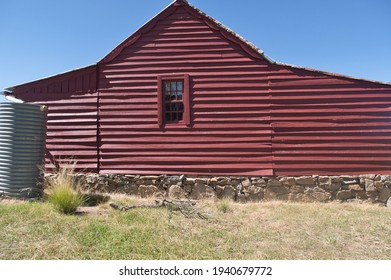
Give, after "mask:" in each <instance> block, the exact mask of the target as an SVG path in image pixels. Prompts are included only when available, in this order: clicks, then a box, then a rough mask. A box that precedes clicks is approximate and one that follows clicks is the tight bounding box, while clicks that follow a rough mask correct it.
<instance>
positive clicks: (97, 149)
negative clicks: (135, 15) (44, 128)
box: [14, 1, 391, 176]
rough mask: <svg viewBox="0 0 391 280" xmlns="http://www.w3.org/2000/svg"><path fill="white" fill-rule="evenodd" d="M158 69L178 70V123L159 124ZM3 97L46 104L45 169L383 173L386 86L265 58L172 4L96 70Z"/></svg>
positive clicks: (390, 147) (388, 161)
mask: <svg viewBox="0 0 391 280" xmlns="http://www.w3.org/2000/svg"><path fill="white" fill-rule="evenodd" d="M98 75H99V76H98ZM167 75H175V76H178V75H188V77H189V84H190V88H189V93H190V96H189V97H190V108H191V113H190V115H189V116H190V120H188V119H186V125H180V126H168V125H167V126H161V118H160V119H159V109H158V106H159V105H158V103H159V102H158V80H159V77H160V78H162V76H167ZM97 77H98V78H99V80H98V81H97ZM186 77H187V76H186ZM186 81H187V78H186ZM97 84H98V90H97ZM14 94H15V96H16V97H18V98H21V99H23V100H25V101H26V102H33V103H40V104H47V105H48V107H49V114H48V137H47V151H48V158H47V167H51V165H50V160H51V158H55V159H57V160H59V159H66V158H69V157H72V158H74V159H76V160H77V161H78V169H81V170H86V171H93V172H100V173H113V174H115V173H118V174H205V175H206V174H213V175H219V174H221V175H277V176H279V175H313V174H318V175H341V174H363V173H365V174H366V173H382V174H391V168H390V167H391V158H390V156H391V142H390V136H391V122H390V116H391V114H390V108H391V86H389V85H385V84H381V83H375V82H368V81H362V80H358V79H353V78H347V77H343V76H338V75H334V74H327V73H323V72H320V71H316V70H309V69H304V68H300V67H292V66H288V65H283V64H271V63H270V62H269V61H267V60H266V59H265V58H263V57H262V56H261V55H260V54H258V53H256V52H255V51H254V49H253V48H252V46H251V45H249V44H247V42H244V41H242V40H241V39H240V38H238V37H237V36H236V35H235V34H232V32H230V31H229V30H226V29H225V28H223V27H221V26H219V24H218V23H216V22H215V21H214V20H213V19H211V18H208V17H207V16H206V15H204V14H202V13H201V12H199V11H198V10H196V9H194V8H192V7H190V6H188V5H187V4H186V3H185V2H183V1H177V2H175V3H173V4H172V5H170V6H169V7H168V8H167V9H165V10H164V11H163V12H162V13H160V14H159V15H158V16H157V17H155V18H154V19H152V20H151V21H150V22H148V23H147V24H146V25H144V26H143V27H142V28H141V29H139V30H138V31H137V32H136V33H134V34H133V35H132V36H131V37H129V38H128V39H127V40H126V41H124V43H122V44H121V45H120V46H118V47H117V48H115V49H114V50H113V51H112V52H111V53H110V54H109V55H108V56H106V57H105V58H104V59H103V60H102V61H101V62H99V63H98V64H97V65H94V66H90V67H86V68H83V69H79V70H75V71H71V72H68V73H65V74H61V75H57V76H54V77H51V78H47V79H43V80H40V81H36V82H32V83H28V84H25V85H21V86H17V87H16V88H15V92H14ZM160 116H161V115H160ZM159 124H160V125H159Z"/></svg>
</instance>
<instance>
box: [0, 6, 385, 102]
mask: <svg viewBox="0 0 391 280" xmlns="http://www.w3.org/2000/svg"><path fill="white" fill-rule="evenodd" d="M179 7H183V8H185V9H186V10H187V11H188V12H189V13H190V14H192V15H194V16H195V17H197V18H199V19H201V20H203V21H204V22H205V23H206V24H207V25H208V26H209V27H210V28H212V29H213V30H216V31H218V32H220V33H221V34H222V36H224V37H225V38H226V39H228V40H230V41H232V42H234V43H235V44H238V45H239V46H240V47H241V48H242V49H243V50H244V51H245V52H247V53H248V54H249V55H251V56H252V57H255V58H258V59H264V60H266V61H267V62H269V63H270V64H274V65H278V66H282V67H289V68H292V69H299V70H306V71H310V72H315V73H319V74H324V75H328V76H332V77H336V78H344V79H352V80H357V81H364V82H371V83H377V84H382V85H386V86H391V83H387V82H380V81H373V80H369V79H363V78H356V77H351V76H347V75H342V74H336V73H331V72H327V71H322V70H317V69H312V68H307V67H302V66H296V65H292V64H286V63H280V62H276V61H274V60H273V59H271V58H269V57H268V56H267V55H266V54H265V53H264V52H263V51H262V50H261V49H260V48H258V47H256V46H255V45H254V44H252V43H250V42H249V41H247V40H246V39H244V38H243V37H241V36H240V35H238V34H237V33H235V32H234V31H232V30H231V29H229V28H228V27H226V26H225V25H224V24H222V23H220V22H219V21H217V20H216V19H214V18H212V17H210V16H209V15H207V14H205V13H204V12H202V11H201V10H200V9H198V8H196V7H194V6H193V5H191V4H190V3H189V2H188V1H186V0H175V1H174V2H172V3H171V4H170V5H168V6H167V7H166V8H164V9H163V10H162V11H161V12H159V13H158V14H157V15H156V16H154V17H153V18H152V19H150V20H149V21H148V22H147V23H145V24H144V25H143V26H141V27H140V28H139V29H138V30H136V31H135V32H134V33H133V34H132V35H131V36H129V37H128V38H127V39H125V40H124V41H123V42H122V43H121V44H119V45H118V46H117V47H115V48H114V49H113V50H112V51H111V52H109V53H108V54H107V55H106V56H105V57H104V58H102V59H101V60H100V61H99V62H98V63H97V64H93V65H90V66H86V67H83V68H82V69H85V68H89V67H93V66H96V65H99V64H103V63H107V62H110V61H111V60H113V59H114V58H115V57H116V56H117V55H118V54H119V53H120V52H121V51H122V50H123V49H124V48H126V47H128V46H130V45H132V44H134V43H135V42H136V41H137V40H138V39H139V38H140V37H141V36H142V35H143V34H144V33H147V32H148V31H150V30H151V29H152V28H153V27H154V26H155V25H156V24H157V23H158V21H159V20H161V19H164V18H166V17H168V16H170V15H171V14H172V13H174V12H175V11H176V9H178V8H179ZM82 69H77V70H72V71H69V72H65V73H62V74H57V75H54V76H51V77H47V78H44V79H40V80H45V79H49V78H53V77H57V76H61V75H66V74H68V73H71V72H75V73H76V72H78V71H81V70H82ZM40 80H36V81H33V82H29V83H34V82H37V81H40ZM29 83H26V84H29ZM26 84H21V85H16V86H13V87H9V88H7V89H5V91H4V92H0V94H5V95H7V94H12V92H13V91H14V90H15V88H16V87H19V86H22V85H26Z"/></svg>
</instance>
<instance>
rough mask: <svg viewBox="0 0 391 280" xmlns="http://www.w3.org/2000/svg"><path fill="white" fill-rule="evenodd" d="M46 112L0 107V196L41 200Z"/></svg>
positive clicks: (29, 106)
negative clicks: (39, 198) (38, 198)
mask: <svg viewBox="0 0 391 280" xmlns="http://www.w3.org/2000/svg"><path fill="white" fill-rule="evenodd" d="M46 116H47V108H46V107H45V106H39V105H35V104H25V103H0V195H2V196H9V197H17V198H36V197H39V196H41V194H42V190H43V186H42V179H43V178H42V170H41V166H43V162H44V155H45V138H46Z"/></svg>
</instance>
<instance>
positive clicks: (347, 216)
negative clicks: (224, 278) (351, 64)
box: [0, 196, 391, 260]
mask: <svg viewBox="0 0 391 280" xmlns="http://www.w3.org/2000/svg"><path fill="white" fill-rule="evenodd" d="M111 200H112V201H115V202H117V203H119V204H123V205H145V204H150V203H152V202H153V200H151V199H140V198H135V197H126V196H113V197H112V199H111ZM223 205H225V206H223ZM197 207H199V208H200V209H202V210H203V211H204V212H208V213H209V215H208V216H209V218H208V219H199V218H192V219H188V218H185V217H184V216H183V215H182V214H181V213H180V212H178V211H169V210H167V209H165V208H153V209H150V208H135V209H131V210H128V211H126V212H122V211H118V210H115V209H112V208H110V207H109V206H108V203H107V202H106V203H103V204H100V205H99V206H98V207H93V208H94V209H100V211H95V212H94V211H90V212H86V213H84V214H78V215H63V214H61V213H60V212H58V211H56V210H55V209H54V208H53V207H52V206H51V205H50V204H49V203H36V202H34V203H22V204H14V203H3V202H1V201H0V228H1V229H2V230H1V231H0V240H1V241H2V242H0V259H81V260H88V259H129V260H132V259H137V260H143V259H150V260H151V259H158V260H166V259H171V260H173V259H176V260H178V259H184V260H193V259H196V260H197V259H198V260H201V259H216V260H220V259H282V260H286V259H293V260H303V259H310V260H317V259H321V260H323V259H332V260H335V259H352V260H361V259H364V260H369V259H387V260H390V259H391V224H390V223H389V221H390V220H391V211H390V209H389V208H385V207H379V206H376V205H366V204H347V203H328V204H320V203H287V202H273V201H270V202H265V203H248V204H239V203H235V202H232V201H199V202H198V203H197ZM102 213H103V214H102Z"/></svg>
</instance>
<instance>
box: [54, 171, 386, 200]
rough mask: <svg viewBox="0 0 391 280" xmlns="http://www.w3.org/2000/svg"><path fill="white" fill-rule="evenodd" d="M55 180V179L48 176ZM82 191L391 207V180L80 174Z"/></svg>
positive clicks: (373, 177) (381, 178) (330, 177)
mask: <svg viewBox="0 0 391 280" xmlns="http://www.w3.org/2000/svg"><path fill="white" fill-rule="evenodd" d="M47 176H53V175H47ZM75 176H77V178H78V180H79V182H80V183H81V185H82V187H83V189H86V190H89V191H92V192H108V193H112V192H116V193H124V194H129V195H136V196H140V197H149V196H165V197H176V198H189V199H206V198H218V199H221V198H229V199H232V200H235V201H238V202H249V201H263V200H286V201H300V202H315V201H318V202H328V201H332V200H338V201H366V202H372V203H381V204H387V201H388V203H391V199H390V197H391V175H386V176H383V175H359V176H351V175H346V176H344V175H341V176H301V177H233V176H185V175H182V176H166V175H160V176H155V175H150V176H143V175H98V174H76V175H75Z"/></svg>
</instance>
